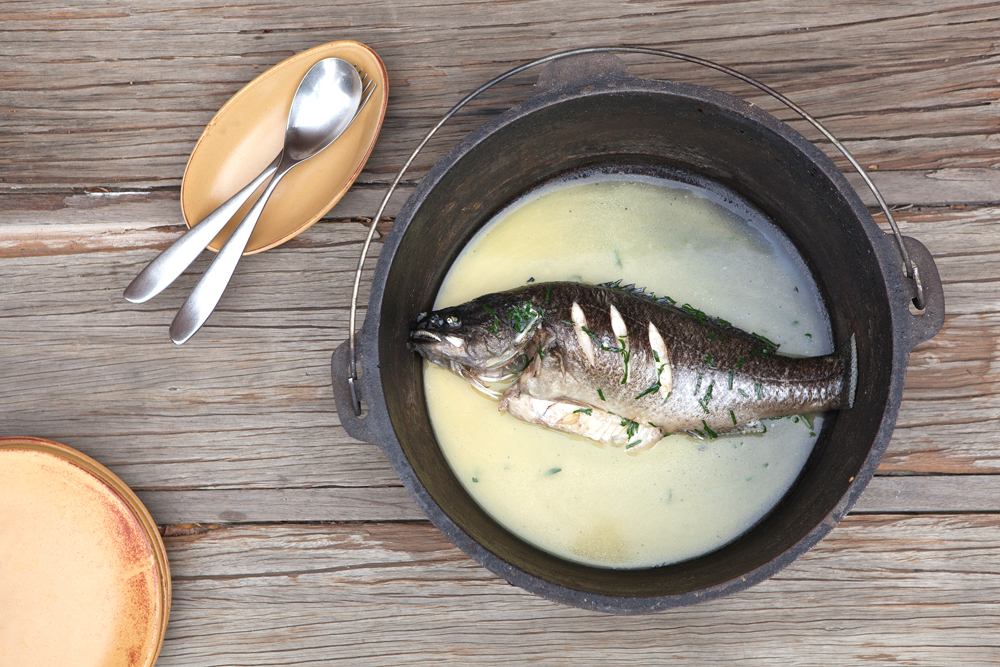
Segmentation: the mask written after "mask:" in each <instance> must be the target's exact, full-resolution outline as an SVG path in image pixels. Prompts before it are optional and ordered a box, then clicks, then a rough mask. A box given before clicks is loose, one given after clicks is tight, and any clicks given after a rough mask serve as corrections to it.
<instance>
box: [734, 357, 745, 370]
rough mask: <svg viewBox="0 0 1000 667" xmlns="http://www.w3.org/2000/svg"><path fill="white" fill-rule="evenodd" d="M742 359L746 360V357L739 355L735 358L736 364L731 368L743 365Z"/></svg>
mask: <svg viewBox="0 0 1000 667" xmlns="http://www.w3.org/2000/svg"><path fill="white" fill-rule="evenodd" d="M744 361H746V357H740V358H739V359H737V360H736V365H735V366H733V368H739V367H740V366H742V365H743V362H744Z"/></svg>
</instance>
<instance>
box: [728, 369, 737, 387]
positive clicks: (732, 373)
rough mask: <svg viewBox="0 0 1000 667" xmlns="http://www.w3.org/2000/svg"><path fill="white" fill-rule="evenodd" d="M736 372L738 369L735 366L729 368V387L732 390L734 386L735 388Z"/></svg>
mask: <svg viewBox="0 0 1000 667" xmlns="http://www.w3.org/2000/svg"><path fill="white" fill-rule="evenodd" d="M735 374H736V369H735V368H730V369H729V389H730V390H732V388H733V376H734V375H735Z"/></svg>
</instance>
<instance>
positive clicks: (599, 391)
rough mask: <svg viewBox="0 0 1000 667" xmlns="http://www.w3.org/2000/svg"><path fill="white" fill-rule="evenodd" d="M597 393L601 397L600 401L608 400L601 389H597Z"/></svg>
mask: <svg viewBox="0 0 1000 667" xmlns="http://www.w3.org/2000/svg"><path fill="white" fill-rule="evenodd" d="M597 395H598V396H600V397H601V400H602V401H606V400H608V399H606V398H604V392H603V391H601V390H600V389H598V390H597Z"/></svg>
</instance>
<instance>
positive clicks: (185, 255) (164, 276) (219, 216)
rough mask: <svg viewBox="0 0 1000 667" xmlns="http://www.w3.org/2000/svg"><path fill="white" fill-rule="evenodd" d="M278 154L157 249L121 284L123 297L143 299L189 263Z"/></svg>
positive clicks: (266, 173)
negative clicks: (140, 269) (255, 174)
mask: <svg viewBox="0 0 1000 667" xmlns="http://www.w3.org/2000/svg"><path fill="white" fill-rule="evenodd" d="M280 160H281V155H280V154H279V155H278V157H276V158H274V161H273V162H272V163H271V164H269V165H268V166H267V167H265V168H264V171H262V172H260V175H259V176H257V178H255V179H253V180H252V181H250V183H249V184H248V185H247V186H246V187H245V188H243V189H242V190H240V191H239V192H237V193H236V194H234V195H233V196H232V197H230V198H229V199H228V200H227V201H226V203H224V204H223V205H222V206H220V207H219V208H217V209H215V210H214V211H212V212H211V213H209V214H208V216H206V217H205V218H204V219H202V220H201V222H199V223H198V224H196V225H194V226H193V227H191V229H189V230H188V231H187V232H185V233H184V235H183V236H182V237H180V238H179V239H177V240H176V241H174V242H173V243H172V244H171V245H170V247H168V248H167V249H166V250H164V251H163V252H161V253H160V254H159V255H157V256H156V258H155V259H154V260H153V261H152V262H150V263H149V264H147V265H146V268H144V269H143V270H142V271H141V272H140V273H139V275H137V276H136V277H135V279H134V280H133V281H132V282H131V283H130V284H129V286H128V287H126V288H125V294H124V296H125V299H126V300H127V301H131V302H132V303H144V302H146V301H149V300H150V299H152V298H153V297H154V296H156V295H157V294H159V293H160V292H162V291H163V290H164V289H165V288H166V287H167V286H168V285H170V283H172V282H174V281H175V280H176V279H177V276H179V275H181V274H182V273H184V269H186V268H187V267H188V266H190V265H191V262H193V261H194V260H195V259H196V258H197V257H198V255H200V254H201V251H202V250H204V249H205V248H206V247H208V244H209V243H211V242H212V239H214V238H215V237H216V235H217V234H218V233H219V232H220V231H222V228H223V227H225V226H226V223H227V222H229V220H230V219H231V218H232V217H233V216H234V215H236V212H237V211H238V210H240V207H241V206H243V204H244V203H246V201H247V200H248V199H250V195H252V194H253V193H254V191H256V190H257V188H259V187H260V185H261V183H263V182H264V181H265V180H267V179H268V178H270V176H271V174H273V173H274V172H275V170H276V169H277V168H278V162H279V161H280Z"/></svg>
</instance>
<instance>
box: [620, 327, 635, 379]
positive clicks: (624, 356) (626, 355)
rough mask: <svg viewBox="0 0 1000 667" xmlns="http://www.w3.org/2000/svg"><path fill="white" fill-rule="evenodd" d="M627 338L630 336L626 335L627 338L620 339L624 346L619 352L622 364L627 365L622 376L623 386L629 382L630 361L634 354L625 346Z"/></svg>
mask: <svg viewBox="0 0 1000 667" xmlns="http://www.w3.org/2000/svg"><path fill="white" fill-rule="evenodd" d="M627 336H628V334H625V336H623V337H621V338H619V340H620V341H621V344H622V345H621V347H620V348H618V352H620V353H621V355H622V363H623V364H624V365H625V373H624V374H623V375H622V382H621V383H622V384H625V383H626V382H628V361H629V359H630V358H631V357H632V352H631V351H630V350H629V349H628V345H626V344H625V337H627Z"/></svg>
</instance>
